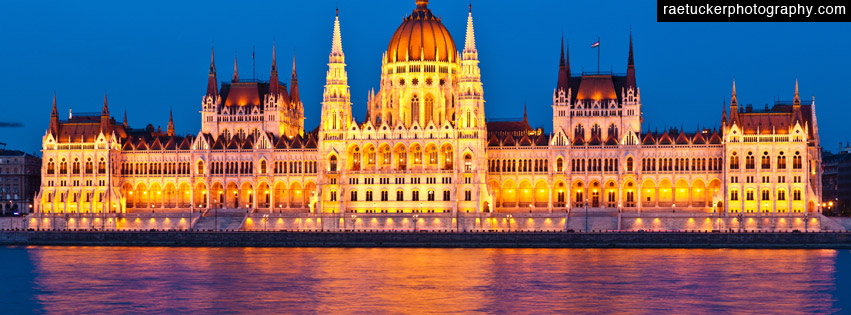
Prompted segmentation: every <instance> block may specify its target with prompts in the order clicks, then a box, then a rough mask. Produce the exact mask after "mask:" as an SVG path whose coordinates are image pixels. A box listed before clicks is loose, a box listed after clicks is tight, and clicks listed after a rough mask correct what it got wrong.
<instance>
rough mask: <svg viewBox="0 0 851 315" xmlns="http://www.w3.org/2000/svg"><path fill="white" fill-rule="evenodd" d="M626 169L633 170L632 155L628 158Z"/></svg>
mask: <svg viewBox="0 0 851 315" xmlns="http://www.w3.org/2000/svg"><path fill="white" fill-rule="evenodd" d="M626 171H627V172H632V157H631V156H630V157H627V158H626Z"/></svg>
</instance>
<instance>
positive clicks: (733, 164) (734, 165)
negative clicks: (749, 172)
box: [730, 152, 739, 170]
mask: <svg viewBox="0 0 851 315" xmlns="http://www.w3.org/2000/svg"><path fill="white" fill-rule="evenodd" d="M730 169H731V170H737V169H739V157H738V156H737V155H736V152H733V155H732V156H731V157H730Z"/></svg>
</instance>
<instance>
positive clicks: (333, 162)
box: [329, 155, 337, 172]
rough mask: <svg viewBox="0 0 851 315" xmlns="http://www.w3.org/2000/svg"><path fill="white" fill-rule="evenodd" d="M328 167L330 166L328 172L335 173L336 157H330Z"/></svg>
mask: <svg viewBox="0 0 851 315" xmlns="http://www.w3.org/2000/svg"><path fill="white" fill-rule="evenodd" d="M329 165H330V167H329V170H330V171H332V172H336V171H337V156H336V155H332V156H331V159H330V161H329Z"/></svg>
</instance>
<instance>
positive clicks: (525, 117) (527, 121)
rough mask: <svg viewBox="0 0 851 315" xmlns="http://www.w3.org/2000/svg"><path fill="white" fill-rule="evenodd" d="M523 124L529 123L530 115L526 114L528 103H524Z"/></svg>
mask: <svg viewBox="0 0 851 315" xmlns="http://www.w3.org/2000/svg"><path fill="white" fill-rule="evenodd" d="M523 122H524V123H529V115H527V114H526V102H523Z"/></svg>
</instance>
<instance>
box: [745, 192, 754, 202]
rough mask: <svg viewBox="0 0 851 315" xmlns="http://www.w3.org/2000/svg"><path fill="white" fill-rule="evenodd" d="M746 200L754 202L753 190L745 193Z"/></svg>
mask: <svg viewBox="0 0 851 315" xmlns="http://www.w3.org/2000/svg"><path fill="white" fill-rule="evenodd" d="M745 200H747V201H753V190H750V189H748V190H747V191H746V192H745Z"/></svg>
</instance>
